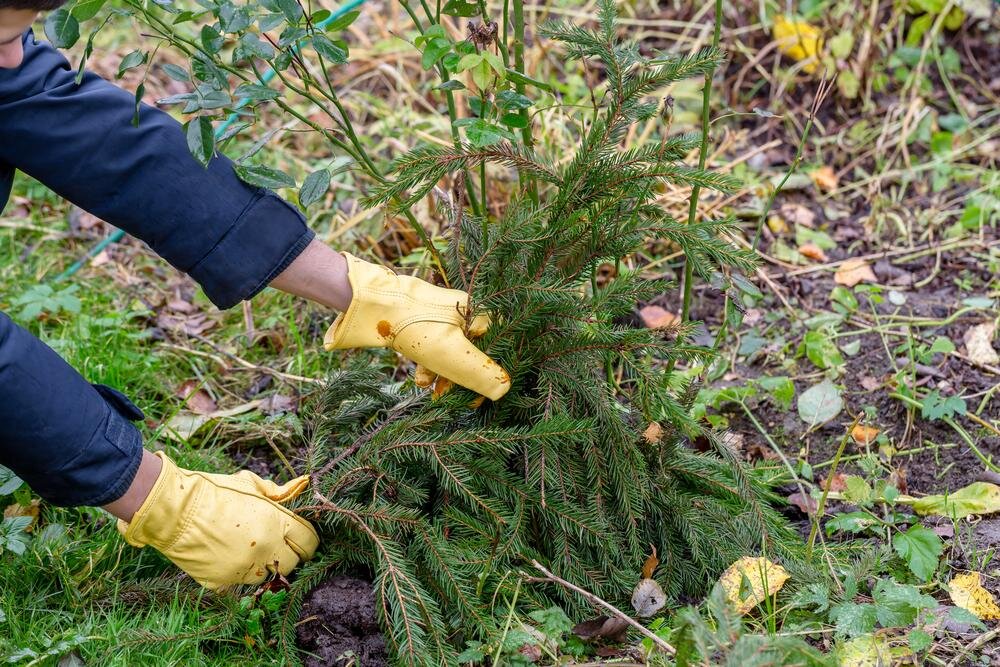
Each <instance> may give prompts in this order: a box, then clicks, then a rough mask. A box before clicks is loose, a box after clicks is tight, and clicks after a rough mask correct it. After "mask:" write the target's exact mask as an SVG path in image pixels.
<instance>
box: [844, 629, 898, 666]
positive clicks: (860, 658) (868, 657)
mask: <svg viewBox="0 0 1000 667" xmlns="http://www.w3.org/2000/svg"><path fill="white" fill-rule="evenodd" d="M837 655H838V657H839V661H838V664H839V665H840V667H882V665H891V664H893V662H892V654H891V652H890V651H889V642H888V641H886V639H885V638H884V637H881V636H880V635H873V634H867V635H861V636H860V637H855V638H854V639H852V640H850V641H848V642H845V643H844V644H843V645H842V646H841V647H840V649H839V650H838V651H837Z"/></svg>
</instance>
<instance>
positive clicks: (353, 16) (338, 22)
mask: <svg viewBox="0 0 1000 667" xmlns="http://www.w3.org/2000/svg"><path fill="white" fill-rule="evenodd" d="M359 16H361V11H360V10H357V9H356V10H354V11H351V12H347V13H346V14H344V15H343V16H341V17H339V18H336V19H334V20H333V21H331V22H330V24H329V25H325V26H323V29H324V30H327V31H329V32H339V31H341V30H344V29H345V28H347V27H349V26H350V25H351V24H352V23H354V22H355V21H356V20H357V18H358V17H359Z"/></svg>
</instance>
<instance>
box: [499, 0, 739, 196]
mask: <svg viewBox="0 0 1000 667" xmlns="http://www.w3.org/2000/svg"><path fill="white" fill-rule="evenodd" d="M717 1H719V2H721V0H717ZM513 2H514V5H513V8H514V69H515V70H517V72H518V74H522V75H523V74H525V67H524V0H513ZM506 29H507V27H506V22H504V30H505V31H506ZM514 86H515V89H516V90H517V92H518V94H520V95H524V93H525V90H526V88H525V86H524V82H523V81H520V80H519V81H516V82H515V83H514ZM518 113H519V114H520V116H521V118H522V119H523V120H524V122H525V126H524V127H523V128H522V129H521V138H522V139H523V140H524V147H525V148H526V149H528V153H529V154H530V153H532V152H534V150H535V140H534V138H533V137H532V136H531V123H530V122H529V118H528V110H527V109H521V110H520V111H519V112H518ZM525 184H526V185H527V186H528V196H529V197H531V202H532V203H533V204H535V205H536V206H537V205H538V201H539V200H538V181H537V180H536V179H535V177H534V176H530V175H529V176H526V177H525Z"/></svg>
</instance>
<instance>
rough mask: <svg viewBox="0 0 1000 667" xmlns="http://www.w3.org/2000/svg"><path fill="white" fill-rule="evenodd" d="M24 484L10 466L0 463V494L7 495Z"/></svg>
mask: <svg viewBox="0 0 1000 667" xmlns="http://www.w3.org/2000/svg"><path fill="white" fill-rule="evenodd" d="M23 484H24V482H23V481H21V478H20V477H18V476H17V475H15V474H14V471H13V470H11V469H10V468H7V467H5V466H2V465H0V496H9V495H10V494H12V493H14V492H15V491H17V490H18V489H20V488H21V486H22V485H23Z"/></svg>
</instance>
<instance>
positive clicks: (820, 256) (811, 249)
mask: <svg viewBox="0 0 1000 667" xmlns="http://www.w3.org/2000/svg"><path fill="white" fill-rule="evenodd" d="M799 254H800V255H802V256H803V257H808V258H809V259H812V260H815V261H817V262H825V261H827V259H828V258H827V256H826V253H825V252H823V249H822V248H820V247H819V246H818V245H816V244H815V243H803V244H802V245H800V246H799Z"/></svg>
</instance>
